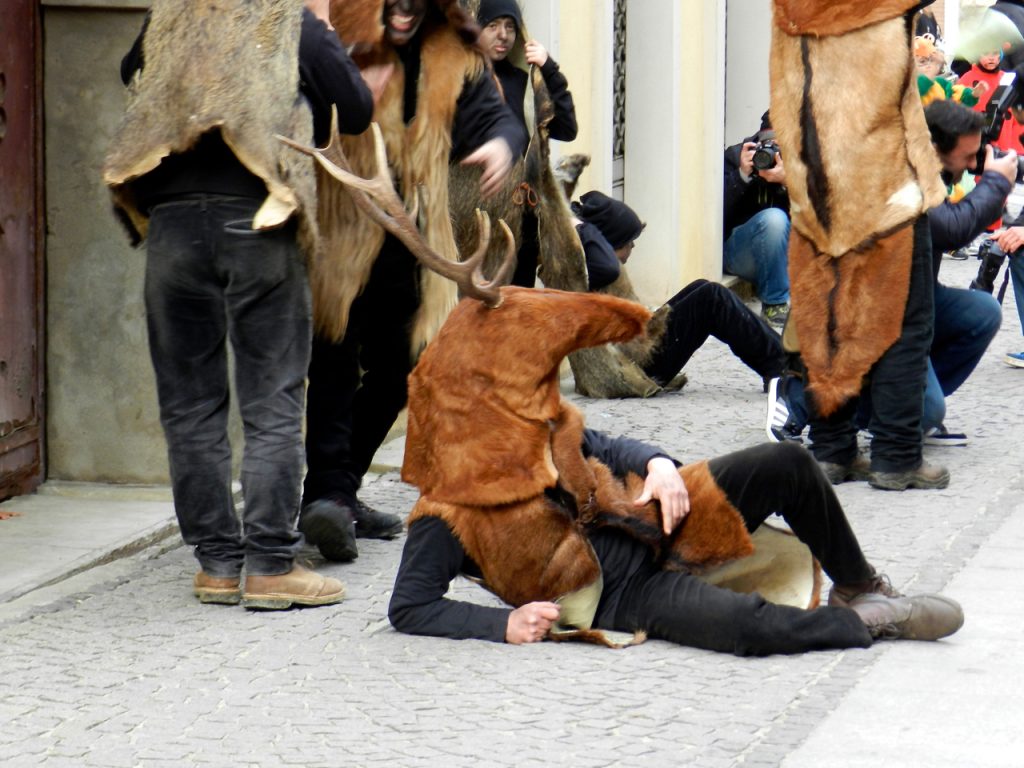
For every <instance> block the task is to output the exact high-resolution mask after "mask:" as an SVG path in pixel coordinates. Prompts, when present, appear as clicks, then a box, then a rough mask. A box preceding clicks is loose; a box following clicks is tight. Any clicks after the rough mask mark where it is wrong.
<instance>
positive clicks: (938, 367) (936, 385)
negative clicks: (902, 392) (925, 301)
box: [921, 283, 1003, 431]
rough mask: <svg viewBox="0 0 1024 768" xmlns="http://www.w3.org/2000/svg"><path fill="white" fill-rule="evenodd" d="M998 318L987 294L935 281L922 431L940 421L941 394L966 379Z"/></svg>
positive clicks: (947, 393) (995, 303)
mask: <svg viewBox="0 0 1024 768" xmlns="http://www.w3.org/2000/svg"><path fill="white" fill-rule="evenodd" d="M1002 319H1003V312H1002V308H1001V307H1000V306H999V302H998V301H996V300H995V299H994V298H993V297H992V296H991V295H990V294H988V293H985V292H984V291H971V290H967V289H965V288H950V287H948V286H945V285H941V284H939V283H936V285H935V332H934V338H933V339H932V348H931V353H930V354H929V365H928V383H927V385H926V387H925V393H924V415H923V417H922V419H921V427H922V428H923V429H924V430H925V431H927V430H928V429H930V428H932V427H937V426H938V425H939V424H941V423H942V420H943V419H944V418H945V416H946V403H945V398H946V397H949V396H950V395H951V394H953V393H954V392H956V391H957V390H958V389H959V388H960V385H962V384H963V383H964V382H965V381H967V377H968V376H970V375H971V372H972V371H974V368H975V366H977V365H978V361H979V360H981V356H982V355H984V354H985V350H986V349H988V345H989V344H990V343H991V342H992V339H993V338H994V337H995V335H996V332H997V331H998V330H999V324H1000V323H1001V322H1002Z"/></svg>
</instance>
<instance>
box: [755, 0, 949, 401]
mask: <svg viewBox="0 0 1024 768" xmlns="http://www.w3.org/2000/svg"><path fill="white" fill-rule="evenodd" d="M916 5H917V3H912V2H907V1H906V0H904V1H903V2H897V1H896V0H888V1H886V2H880V3H859V2H858V3H854V2H839V3H835V2H831V1H829V2H826V1H825V0H818V1H817V2H812V1H811V0H775V21H776V29H775V30H774V33H773V35H772V50H771V89H772V97H771V118H772V125H773V126H774V128H775V131H776V135H777V138H778V141H779V144H780V146H781V149H782V156H783V157H784V158H785V162H786V186H787V188H788V190H789V198H790V215H791V218H792V223H793V230H792V234H791V236H790V243H789V273H790V283H791V290H792V295H793V309H792V313H791V315H790V317H791V319H792V321H793V324H794V326H795V329H796V335H797V338H798V339H799V345H800V350H801V352H802V355H803V358H804V362H805V364H806V366H807V370H808V374H809V378H810V392H811V393H812V394H813V395H814V398H815V402H816V404H817V405H818V407H819V409H820V411H821V413H822V415H826V416H827V415H829V414H830V413H832V412H834V411H835V410H836V409H837V408H838V407H839V406H840V405H841V404H842V403H843V402H845V401H846V400H848V399H849V398H850V397H853V396H856V395H857V394H858V393H859V392H860V389H861V385H862V381H863V378H864V376H865V375H866V374H867V372H868V371H869V370H870V368H871V366H872V365H874V363H875V362H876V361H877V360H878V359H879V357H881V356H882V354H883V353H884V352H885V351H886V350H887V349H888V348H889V347H890V346H892V344H893V342H895V341H896V339H897V338H899V335H900V331H901V328H902V324H903V311H904V307H905V305H906V299H907V294H908V290H909V280H910V263H911V257H912V247H913V231H912V229H913V227H912V225H913V224H914V222H915V220H917V218H918V217H920V216H921V215H923V214H924V213H925V212H926V211H927V210H928V209H929V208H931V207H932V206H935V205H938V204H939V203H941V202H942V200H943V199H944V196H945V189H944V187H943V185H942V182H941V180H940V177H939V173H940V170H941V167H940V165H939V161H938V158H937V156H936V154H935V151H934V149H933V147H932V145H931V138H930V135H929V133H928V128H927V126H926V124H925V121H924V113H923V111H922V109H921V102H920V99H919V97H918V95H917V89H916V70H915V67H914V60H913V56H912V48H913V31H912V25H911V24H910V23H909V20H908V19H905V18H904V17H903V14H904V12H906V11H907V10H908V9H909V8H911V7H914V6H916ZM851 61H865V62H870V65H869V72H868V73H865V72H863V71H855V70H854V69H851V67H850V62H851ZM866 74H867V76H865V75H866Z"/></svg>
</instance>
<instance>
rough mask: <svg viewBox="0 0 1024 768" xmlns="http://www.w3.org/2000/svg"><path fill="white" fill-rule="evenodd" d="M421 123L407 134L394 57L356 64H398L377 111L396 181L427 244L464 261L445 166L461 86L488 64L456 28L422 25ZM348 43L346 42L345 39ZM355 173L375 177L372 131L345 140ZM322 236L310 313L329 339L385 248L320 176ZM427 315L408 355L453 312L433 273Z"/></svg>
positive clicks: (449, 289) (450, 286) (447, 290)
mask: <svg viewBox="0 0 1024 768" xmlns="http://www.w3.org/2000/svg"><path fill="white" fill-rule="evenodd" d="M420 34H421V35H422V36H423V47H422V51H421V71H420V78H419V83H418V86H417V107H416V117H415V119H413V120H412V121H411V122H410V123H409V124H408V125H406V124H405V122H404V120H403V115H402V107H403V92H404V88H405V77H404V70H403V68H402V66H401V64H400V62H399V60H398V56H397V54H396V53H395V51H394V49H393V48H391V46H389V45H388V44H387V43H386V42H384V41H381V42H380V43H379V44H377V45H376V46H375V47H373V48H372V49H370V50H367V51H365V52H363V53H361V54H359V55H355V56H354V57H353V58H354V59H355V60H356V63H357V64H359V65H360V66H361V67H365V66H368V65H371V64H393V65H394V66H395V72H394V74H393V75H392V77H391V79H390V80H389V81H388V84H387V86H386V88H385V90H384V93H383V95H382V96H381V98H380V100H379V102H378V103H377V105H376V107H375V110H374V121H375V122H377V123H378V124H379V125H380V128H381V131H382V133H383V135H384V143H385V149H386V151H387V156H388V162H389V164H390V168H391V171H392V175H393V176H394V177H395V179H396V180H397V183H398V185H399V188H400V189H401V191H402V194H403V195H404V198H405V201H406V206H407V207H408V208H409V209H410V210H412V209H413V208H416V209H417V210H418V213H419V223H420V229H421V231H422V233H423V236H424V239H425V240H426V241H427V243H428V244H429V245H430V246H431V248H433V250H434V251H436V252H437V253H438V254H440V255H441V256H442V257H443V258H446V259H448V260H450V261H454V260H456V259H457V257H458V254H457V252H456V248H455V240H454V235H453V233H452V224H451V217H450V212H449V196H448V160H449V154H450V152H451V129H452V124H453V122H454V117H455V105H456V101H457V99H458V97H459V94H461V92H462V88H463V85H464V83H465V82H466V81H467V80H472V79H474V78H476V77H478V76H479V75H480V74H481V73H482V72H483V69H484V62H483V58H482V57H481V56H480V54H479V53H477V52H476V51H475V50H474V49H473V48H472V47H471V46H469V45H467V44H466V43H465V42H463V40H462V39H461V38H460V37H459V34H458V33H457V32H456V31H455V30H454V29H453V28H451V27H450V26H447V25H444V24H438V23H434V22H432V21H430V20H429V19H428V20H427V21H425V22H424V27H423V29H422V31H421V32H420ZM342 39H343V42H345V40H344V37H343V38H342ZM340 143H341V146H342V149H343V151H344V153H345V155H346V157H348V159H349V161H350V163H351V167H352V170H353V171H355V173H357V174H359V175H362V176H369V175H371V174H372V172H373V170H374V167H373V166H374V162H375V161H374V155H373V137H372V133H371V131H369V130H367V131H366V132H364V133H362V134H360V135H359V136H342V137H340ZM318 182H319V185H320V186H319V192H320V207H319V215H320V228H321V231H322V233H323V236H324V249H323V250H324V255H323V257H322V258H321V259H319V260H318V261H317V262H316V263H315V264H314V266H313V269H312V274H311V282H312V287H313V312H314V322H315V324H316V329H317V331H318V332H320V333H321V334H323V335H325V336H327V337H328V338H330V339H335V340H337V339H340V338H342V337H343V336H344V334H345V327H346V325H347V323H348V313H349V309H350V307H351V305H352V301H353V300H354V299H355V297H356V296H358V295H359V293H360V292H361V291H362V290H363V288H364V287H365V285H366V282H367V280H369V276H370V271H371V269H372V268H373V263H374V261H375V260H376V258H377V255H378V253H379V251H380V246H381V243H382V242H383V241H384V232H383V230H382V229H381V228H380V227H379V226H378V225H377V224H375V223H374V222H373V221H371V220H370V219H369V218H367V217H366V216H364V215H363V214H362V213H361V212H360V211H359V210H358V208H357V207H356V206H355V203H354V202H353V201H352V198H351V196H350V194H349V192H348V191H347V190H346V189H345V188H344V187H343V186H342V185H341V184H340V183H338V182H336V181H335V180H334V179H332V178H330V177H329V176H327V174H326V173H325V172H322V171H321V172H320V174H319V177H318ZM420 275H421V277H420V290H421V305H420V308H419V310H418V313H417V315H416V318H415V320H414V322H413V329H412V349H411V350H410V353H411V354H416V353H417V352H418V351H419V350H420V349H421V348H422V347H423V345H425V344H426V343H427V341H429V340H430V338H432V337H433V335H434V334H435V333H436V332H437V329H438V328H439V327H440V326H441V323H443V322H444V319H445V317H446V316H447V314H448V312H449V311H451V308H452V307H454V306H455V302H456V298H457V297H456V289H455V285H454V283H452V282H451V281H450V280H448V279H447V278H444V277H441V276H440V275H438V274H436V273H435V272H433V271H430V270H421V273H420Z"/></svg>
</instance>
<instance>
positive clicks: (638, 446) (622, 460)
mask: <svg viewBox="0 0 1024 768" xmlns="http://www.w3.org/2000/svg"><path fill="white" fill-rule="evenodd" d="M583 455H584V456H587V457H590V456H593V457H594V458H595V459H597V460H598V461H600V462H601V463H602V464H606V465H607V466H608V467H609V469H611V471H612V473H613V474H615V475H617V476H618V477H625V476H626V474H627V473H629V472H634V473H636V474H638V475H640V477H646V476H647V463H648V462H649V461H650V460H651V459H654V458H657V457H659V456H664V457H665V458H667V459H671V460H672V461H674V462H675V463H676V464H677V465H678V464H679V462H677V461H676V460H675V459H673V458H672V457H671V456H669V455H668V454H667V453H665V452H664V451H663V450H661V449H660V448H656V447H654V446H653V445H647V443H641V442H640V441H639V440H633V439H632V438H629V437H611V436H609V435H606V434H605V433H604V432H598V431H597V430H594V429H585V430H584V431H583Z"/></svg>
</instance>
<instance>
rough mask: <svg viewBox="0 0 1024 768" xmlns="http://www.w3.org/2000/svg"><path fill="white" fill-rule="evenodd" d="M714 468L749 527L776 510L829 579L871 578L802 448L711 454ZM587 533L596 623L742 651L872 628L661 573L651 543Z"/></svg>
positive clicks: (863, 643)
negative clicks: (595, 571) (597, 582)
mask: <svg viewBox="0 0 1024 768" xmlns="http://www.w3.org/2000/svg"><path fill="white" fill-rule="evenodd" d="M710 468H711V474H712V475H713V476H714V478H715V480H716V482H717V483H718V484H719V486H720V487H721V489H722V490H723V491H724V492H725V494H726V496H727V497H728V498H729V501H730V502H731V503H732V504H733V505H734V506H735V507H736V509H738V510H739V512H740V514H741V515H742V516H743V519H744V521H745V522H746V524H747V528H748V529H749V530H751V531H753V530H755V529H756V528H757V527H758V526H759V525H760V524H761V523H762V522H764V520H765V519H766V518H767V517H768V516H769V515H770V514H772V513H775V512H777V513H779V514H781V515H782V517H783V518H784V519H785V520H786V522H787V523H788V524H789V526H790V527H791V528H792V529H793V532H794V533H795V534H796V536H797V537H798V538H799V539H800V540H801V541H803V542H804V543H805V544H807V546H808V548H809V549H810V550H811V553H812V554H813V555H814V556H815V557H816V558H817V559H818V561H819V562H820V563H821V565H822V568H823V569H824V571H825V572H826V573H827V574H828V575H829V576H830V577H831V578H832V580H833V581H834V582H835V583H839V584H843V583H852V582H858V581H862V580H865V579H868V578H870V577H871V576H872V575H873V574H874V570H873V569H872V567H871V566H870V565H869V564H868V562H867V561H866V560H865V559H864V555H863V554H862V552H861V549H860V545H859V544H858V543H857V539H856V537H855V536H854V534H853V531H852V530H851V529H850V525H849V523H848V522H847V520H846V515H845V514H844V513H843V509H842V507H841V506H840V504H839V500H838V499H837V498H836V495H835V492H834V491H833V490H832V486H831V484H830V483H829V481H828V480H827V479H826V478H825V476H824V475H823V474H822V472H821V470H820V469H819V468H818V466H817V464H816V463H815V461H814V459H813V458H812V457H811V456H810V454H809V453H807V452H806V451H805V450H804V449H803V447H801V446H799V445H795V444H792V443H779V444H764V445H758V446H755V447H754V448H748V449H746V450H743V451H739V452H736V453H731V454H728V455H726V456H722V457H719V458H717V459H713V460H712V461H711V462H710ZM590 538H591V541H592V543H593V545H594V549H595V551H596V552H597V556H598V558H599V559H600V561H601V568H602V571H603V572H604V592H603V594H602V596H601V603H600V605H599V606H598V613H597V617H596V619H595V626H598V627H601V628H604V629H614V630H620V631H628V632H632V631H635V630H638V629H641V630H645V631H646V632H647V633H648V634H649V635H650V636H651V637H655V638H659V639H662V640H669V641H672V642H675V643H680V644H682V645H690V646H695V647H698V648H706V649H708V650H713V651H725V652H728V653H734V654H737V655H740V656H762V655H768V654H772V653H801V652H803V651H811V650H819V649H825V648H854V647H856V648H864V647H867V646H869V645H871V636H870V634H869V633H868V630H867V628H866V627H865V626H864V624H863V622H862V621H861V620H860V618H859V617H858V616H857V614H856V613H854V612H853V611H851V610H850V609H848V608H830V607H827V606H825V607H821V608H816V609H815V610H813V611H805V610H802V609H800V608H793V607H790V606H780V605H775V604H772V603H769V602H767V601H766V600H764V598H762V597H761V596H760V595H758V594H757V593H754V594H749V595H744V594H739V593H736V592H732V591H730V590H728V589H723V588H721V587H715V586H711V585H710V584H707V583H705V582H703V581H701V580H700V579H699V578H697V577H696V576H691V575H690V574H687V573H678V572H670V571H662V570H660V569H659V568H658V566H657V564H656V563H655V562H654V559H653V556H652V550H651V549H650V548H649V547H647V546H645V545H643V544H641V543H639V542H637V541H635V540H634V539H631V538H629V537H628V536H626V535H625V534H623V533H621V532H619V531H613V530H608V529H604V530H600V531H598V532H596V533H594V534H592V535H591V537H590Z"/></svg>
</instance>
